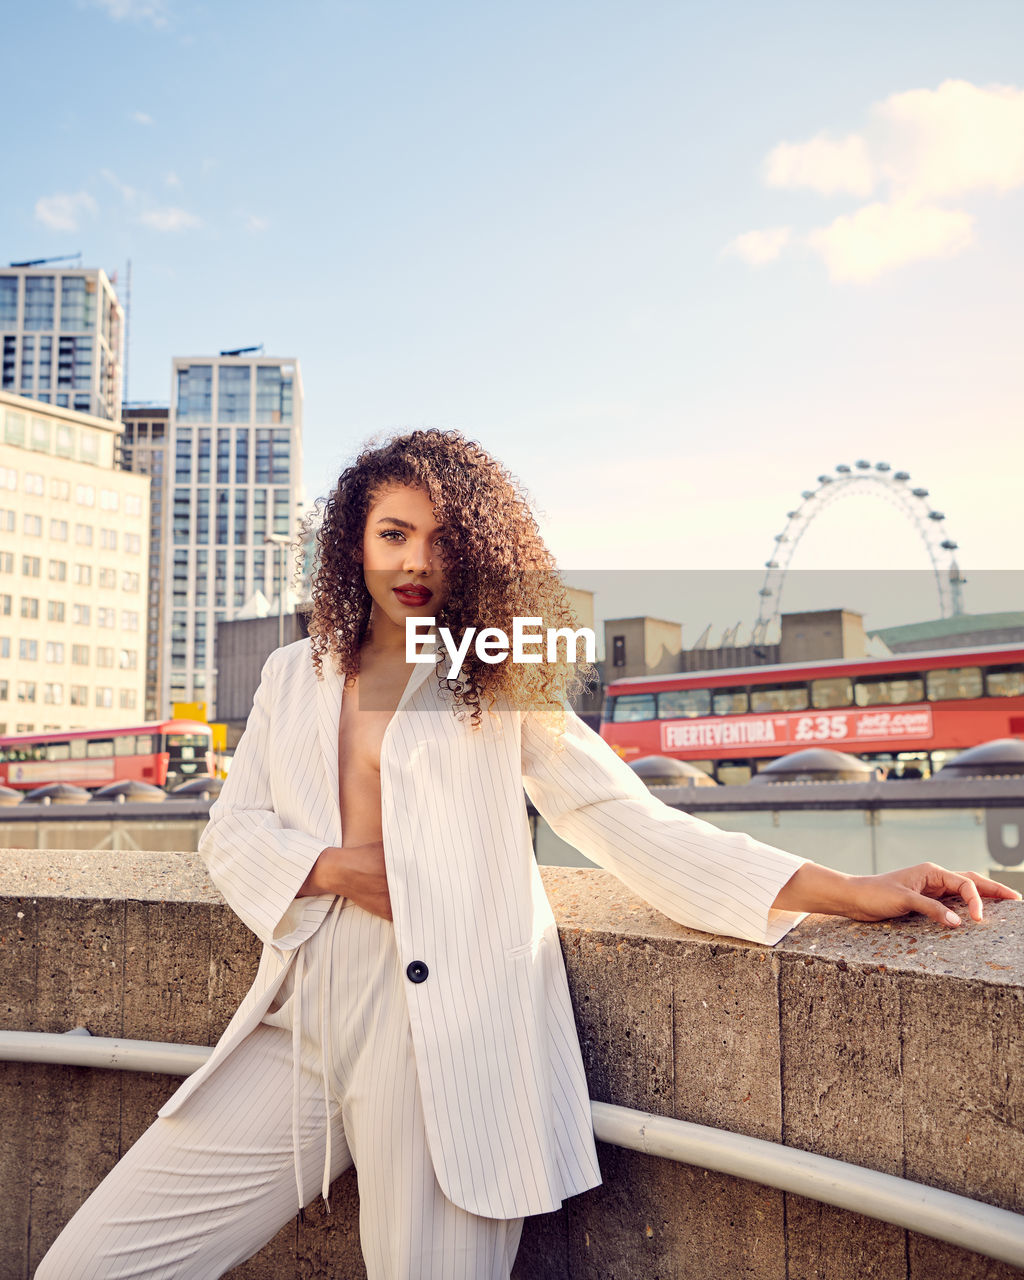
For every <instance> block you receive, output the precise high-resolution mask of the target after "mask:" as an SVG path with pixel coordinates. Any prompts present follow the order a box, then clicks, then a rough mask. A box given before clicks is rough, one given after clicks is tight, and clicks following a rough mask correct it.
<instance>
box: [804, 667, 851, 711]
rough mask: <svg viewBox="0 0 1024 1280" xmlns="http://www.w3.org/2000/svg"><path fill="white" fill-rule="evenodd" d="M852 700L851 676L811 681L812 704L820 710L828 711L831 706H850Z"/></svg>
mask: <svg viewBox="0 0 1024 1280" xmlns="http://www.w3.org/2000/svg"><path fill="white" fill-rule="evenodd" d="M852 701H853V681H852V680H851V679H850V677H849V676H832V677H831V679H828V680H812V681H811V706H813V707H815V708H816V709H817V710H818V711H827V710H828V708H829V707H848V706H849V705H850V703H851V702H852Z"/></svg>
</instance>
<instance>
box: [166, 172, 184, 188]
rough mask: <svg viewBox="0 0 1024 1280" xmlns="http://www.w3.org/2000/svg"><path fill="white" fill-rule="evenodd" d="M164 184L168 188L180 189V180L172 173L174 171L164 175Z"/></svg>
mask: <svg viewBox="0 0 1024 1280" xmlns="http://www.w3.org/2000/svg"><path fill="white" fill-rule="evenodd" d="M164 184H165V185H166V186H168V187H180V186H181V179H180V178H179V177H178V175H177V174H176V173H175V172H174V170H173V169H171V170H169V171H168V172H167V173H166V174H164Z"/></svg>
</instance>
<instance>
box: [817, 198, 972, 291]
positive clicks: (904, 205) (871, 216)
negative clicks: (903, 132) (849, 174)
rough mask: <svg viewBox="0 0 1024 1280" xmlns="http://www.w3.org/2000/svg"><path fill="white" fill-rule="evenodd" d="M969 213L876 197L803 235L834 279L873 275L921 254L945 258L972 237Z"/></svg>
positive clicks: (859, 277) (967, 244)
mask: <svg viewBox="0 0 1024 1280" xmlns="http://www.w3.org/2000/svg"><path fill="white" fill-rule="evenodd" d="M973 223H974V219H973V218H972V217H971V215H970V214H969V213H964V212H963V211H962V210H959V209H940V208H938V207H937V206H935V205H920V204H915V203H913V202H911V201H894V202H893V203H892V204H883V203H881V202H877V201H876V202H875V203H874V204H868V205H865V206H864V207H863V208H861V209H858V210H857V212H856V213H852V214H847V215H844V216H843V217H840V218H836V220H835V221H834V222H833V223H832V224H831V225H830V226H827V227H820V228H818V229H817V230H815V231H812V232H811V233H810V234H809V235H808V236H807V243H808V244H809V245H810V247H811V248H812V249H813V250H814V251H815V252H816V253H818V254H819V255H820V256H821V258H822V259H823V260H824V262H825V265H826V266H827V267H828V272H829V275H830V276H831V278H832V279H833V280H836V281H865V280H873V279H874V278H875V277H876V276H879V275H881V274H882V272H883V271H888V270H891V269H892V268H894V267H899V266H903V265H904V264H905V263H908V262H918V261H921V260H922V259H925V258H950V257H953V255H954V254H957V253H960V252H962V251H963V250H964V249H966V248H967V247H968V246H969V245H970V244H971V242H972V240H973V232H972V228H973Z"/></svg>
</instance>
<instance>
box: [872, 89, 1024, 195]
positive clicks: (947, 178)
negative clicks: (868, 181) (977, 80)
mask: <svg viewBox="0 0 1024 1280" xmlns="http://www.w3.org/2000/svg"><path fill="white" fill-rule="evenodd" d="M872 114H873V117H874V121H873V125H874V128H873V133H874V134H875V135H876V137H875V140H874V142H873V144H872V146H873V149H874V151H875V152H876V154H877V156H878V161H879V165H880V167H881V168H882V170H883V172H884V173H885V175H886V177H887V178H888V179H889V182H890V183H891V185H892V190H893V194H894V195H897V196H907V197H908V198H913V199H917V200H934V199H941V198H942V197H949V196H963V195H966V194H967V193H968V192H971V191H1011V190H1013V189H1014V188H1015V187H1020V186H1024V89H1014V88H1012V87H1010V86H1009V85H990V86H989V87H988V88H985V89H982V88H979V87H978V86H977V85H973V84H969V83H968V82H967V81H966V80H946V81H945V82H944V83H942V84H940V85H939V87H938V88H937V89H912V90H910V91H909V92H907V93H895V94H893V95H892V96H891V97H890V98H887V99H886V100H885V102H883V103H881V104H880V105H878V106H876V107H875V108H874V110H873V113H872Z"/></svg>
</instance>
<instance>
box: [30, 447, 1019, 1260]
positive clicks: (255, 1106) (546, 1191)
mask: <svg viewBox="0 0 1024 1280" xmlns="http://www.w3.org/2000/svg"><path fill="white" fill-rule="evenodd" d="M318 537H319V553H320V554H319V564H318V569H317V574H316V579H315V583H314V587H313V605H314V607H313V613H312V617H311V621H310V626H309V633H310V634H309V639H308V640H303V641H298V642H296V643H294V644H290V645H286V646H285V647H284V648H283V649H279V650H277V651H276V652H274V653H273V654H271V656H270V658H269V659H268V660H267V662H266V665H265V666H264V668H263V673H262V678H261V680H260V685H259V688H258V689H257V692H256V695H255V699H254V702H253V708H252V712H251V715H250V717H249V721H248V724H247V726H246V730H245V733H244V734H243V736H242V738H241V740H240V742H239V744H238V748H237V751H236V753H235V758H234V761H233V764H232V769H231V772H230V775H229V777H228V780H227V782H226V783H225V786H224V788H223V790H222V792H221V795H220V798H219V799H218V800H217V802H216V803H215V804H214V806H213V807H212V809H211V811H210V822H209V824H208V826H207V828H206V830H205V831H204V833H203V836H202V840H201V842H200V852H201V854H202V855H203V857H204V859H205V860H206V863H207V866H208V867H209V870H210V874H211V876H212V878H213V880H214V882H215V884H216V885H217V886H218V888H219V889H220V890H221V892H222V893H223V894H224V896H225V898H226V899H227V901H228V902H229V904H230V905H231V907H232V908H233V909H234V910H235V911H236V912H237V914H238V915H239V916H240V917H241V918H242V920H243V921H244V922H245V923H246V924H247V925H248V926H249V927H250V928H251V929H252V930H253V931H254V932H255V933H256V934H257V935H258V936H259V937H260V939H261V940H262V941H263V943H264V947H263V954H262V958H261V961H260V966H259V971H258V974H257V977H256V980H255V982H254V984H253V987H252V989H251V990H250V992H249V993H248V995H247V996H246V998H245V1000H244V1001H243V1002H242V1005H241V1006H240V1007H239V1009H238V1011H237V1012H236V1014H235V1016H234V1018H233V1019H232V1020H231V1023H230V1024H229V1026H228V1027H227V1029H226V1030H225V1032H224V1035H223V1036H222V1037H221V1039H220V1041H219V1042H218V1044H217V1046H216V1048H215V1050H214V1052H213V1054H212V1055H211V1057H210V1059H209V1061H208V1062H207V1063H206V1064H205V1065H204V1067H203V1068H202V1069H201V1070H200V1071H198V1072H196V1073H195V1075H193V1076H192V1077H190V1078H189V1079H188V1080H186V1082H185V1083H184V1084H183V1085H182V1086H181V1088H180V1089H178V1091H177V1092H176V1093H175V1094H174V1096H173V1097H172V1098H171V1099H170V1100H169V1101H168V1103H167V1104H166V1105H165V1106H164V1107H163V1108H162V1109H161V1111H160V1113H159V1118H158V1119H157V1120H156V1121H155V1123H154V1124H153V1125H152V1126H151V1128H150V1129H149V1130H147V1132H146V1133H145V1134H144V1135H143V1136H142V1138H140V1140H139V1141H138V1142H137V1143H136V1145H135V1146H134V1147H133V1148H132V1149H131V1150H130V1151H129V1152H128V1153H127V1155H126V1156H125V1157H124V1158H123V1160H122V1161H121V1162H120V1163H119V1164H118V1165H117V1166H116V1167H115V1168H114V1170H113V1171H112V1172H111V1173H110V1175H109V1176H108V1177H107V1178H106V1179H105V1180H104V1181H103V1183H102V1184H101V1185H100V1186H99V1187H98V1188H97V1190H96V1191H95V1192H94V1193H93V1195H92V1196H91V1197H90V1198H89V1199H88V1200H87V1201H86V1203H85V1204H84V1205H83V1206H82V1208H81V1209H80V1210H79V1211H78V1213H77V1214H76V1215H75V1217H74V1218H73V1219H72V1220H71V1222H70V1223H69V1224H68V1226H67V1227H66V1228H65V1230H64V1232H63V1233H62V1234H61V1236H60V1237H59V1238H58V1240H57V1241H56V1243H55V1244H54V1245H53V1247H52V1249H51V1250H50V1252H49V1253H48V1254H47V1256H46V1258H45V1259H44V1261H43V1263H42V1265H41V1266H40V1268H39V1270H38V1271H37V1273H36V1275H37V1280H57V1278H58V1277H61V1278H63V1280H98V1278H100V1277H104V1278H111V1280H112V1278H113V1277H126V1276H144V1277H147V1280H156V1278H159V1277H166V1278H167V1280H170V1278H171V1277H180V1278H182V1280H204V1278H205V1277H215V1276H220V1275H222V1274H223V1273H224V1272H225V1271H227V1270H228V1269H229V1268H231V1267H232V1266H234V1265H236V1264H237V1263H239V1262H241V1261H242V1260H244V1259H245V1258H247V1257H249V1256H251V1255H252V1254H254V1253H255V1252H257V1251H258V1250H259V1249H260V1248H261V1247H262V1245H263V1244H264V1243H265V1242H266V1241H268V1240H269V1239H270V1238H271V1237H272V1236H273V1235H274V1234H275V1233H276V1232H277V1231H278V1229H279V1228H280V1227H281V1226H282V1225H283V1224H284V1223H285V1222H287V1220H288V1219H289V1217H290V1216H291V1215H293V1214H294V1213H295V1212H296V1209H297V1208H300V1207H301V1206H302V1205H304V1204H307V1203H308V1202H309V1201H310V1200H311V1199H313V1198H314V1196H315V1195H316V1192H317V1190H318V1189H320V1190H321V1191H322V1193H323V1195H324V1197H325V1199H326V1197H327V1191H328V1187H329V1184H330V1182H331V1180H332V1179H333V1178H335V1177H336V1176H337V1175H338V1174H339V1173H341V1172H342V1170H344V1169H345V1168H347V1167H348V1166H349V1165H351V1164H355V1165H356V1167H357V1168H358V1177H359V1195H360V1237H361V1243H362V1248H363V1253H364V1257H365V1260H366V1268H367V1272H368V1274H369V1276H370V1277H371V1280H492V1278H493V1280H498V1278H501V1280H507V1277H508V1275H509V1272H510V1270H511V1267H512V1263H513V1260H514V1258H515V1254H516V1250H517V1248H518V1243H519V1236H520V1231H521V1228H522V1220H523V1217H524V1216H525V1215H527V1214H532V1213H542V1212H545V1211H548V1210H551V1209H554V1208H556V1207H557V1206H558V1205H559V1204H560V1203H561V1201H562V1200H563V1199H564V1198H565V1197H567V1196H570V1195H574V1194H576V1193H578V1192H581V1191H584V1190H586V1189H587V1188H588V1187H592V1186H595V1185H596V1184H597V1183H598V1182H599V1181H600V1173H599V1170H598V1166H597V1159H596V1152H595V1148H594V1139H593V1133H592V1129H591V1123H590V1108H589V1101H588V1094H587V1085H586V1080H585V1078H584V1074H583V1066H582V1061H581V1057H580V1051H579V1045H578V1041H577V1039H576V1034H575V1027H574V1022H573V1013H572V1007H571V1005H570V1001H569V993H568V987H567V984H566V978H565V970H564V966H563V963H562V957H561V952H560V950H559V945H558V935H557V930H556V928H555V922H554V919H553V916H552V914H551V910H550V907H549V906H548V903H547V900H546V898H545V896H544V890H543V886H542V883H541V879H540V875H539V873H538V870H537V867H536V863H535V860H534V858H533V856H532V849H531V843H530V834H529V827H528V823H527V818H526V810H525V805H524V802H523V786H524V784H525V787H526V791H527V793H528V794H529V795H530V797H531V798H532V800H533V802H534V804H535V805H536V807H537V809H538V810H539V812H540V813H541V814H543V815H544V817H545V818H546V819H547V820H548V822H549V823H550V824H551V825H552V827H553V828H554V829H555V830H556V831H557V832H558V833H559V834H560V835H561V836H562V837H563V838H565V839H566V840H568V841H570V842H571V843H572V844H574V845H576V846H577V847H578V848H579V849H581V850H582V851H583V852H584V853H585V854H587V855H588V856H589V857H591V858H593V859H594V860H595V861H596V862H598V863H599V864H600V865H602V866H604V867H606V868H608V869H609V870H611V871H613V872H614V873H615V874H616V875H618V876H619V877H620V878H621V879H622V880H624V881H625V882H626V884H628V885H629V886H630V887H631V888H633V889H634V890H635V891H636V892H637V893H639V894H641V895H642V896H643V897H644V898H646V899H647V900H648V901H649V902H651V903H652V904H654V905H655V906H656V907H658V908H659V909H661V910H662V911H664V912H665V913H666V914H667V915H669V916H670V917H671V918H672V919H674V920H676V921H679V922H680V923H682V924H685V925H689V926H691V927H694V928H697V929H704V930H707V931H710V932H715V933H722V934H727V935H729V936H732V937H737V938H746V939H750V940H753V941H757V942H762V943H767V944H773V943H775V942H777V941H778V940H779V938H781V937H782V936H783V934H784V933H786V931H787V930H788V929H790V928H791V927H792V926H793V924H795V923H796V922H797V921H798V920H799V919H801V918H802V915H803V914H804V913H806V912H810V911H815V912H832V913H835V914H838V915H845V916H849V917H851V918H853V919H857V920H881V919H884V918H886V917H889V916H897V915H903V914H906V913H908V912H912V911H919V912H921V913H923V914H924V915H926V916H929V917H930V918H932V919H934V920H936V921H938V922H940V923H946V924H949V925H951V926H953V925H958V924H959V916H958V915H957V914H956V913H955V912H953V911H951V910H950V909H949V908H947V907H946V906H944V905H943V904H942V903H941V902H939V901H938V898H939V897H941V896H942V895H945V894H952V895H959V897H960V898H962V900H963V901H964V902H965V903H966V904H967V908H968V912H969V914H970V916H971V917H972V918H973V919H975V920H978V919H980V918H981V914H982V901H981V900H982V897H989V898H1012V897H1018V896H1019V895H1017V894H1015V893H1013V892H1012V891H1011V890H1009V889H1006V888H1004V887H1003V886H1001V885H998V884H996V883H995V882H993V881H991V880H986V879H985V878H983V877H982V876H979V875H976V874H974V873H966V874H962V875H961V874H955V873H952V872H949V871H944V870H943V869H942V868H939V867H935V866H933V865H931V864H925V865H923V866H919V867H912V868H909V869H908V870H905V871H901V872H896V873H892V874H889V875H883V876H846V875H840V874H839V873H837V872H833V871H830V870H828V869H826V868H824V867H821V866H818V865H816V864H815V863H813V862H809V861H806V860H804V859H801V858H797V857H794V856H793V855H791V854H788V853H784V852H783V851H781V850H778V849H774V848H771V847H770V846H768V845H764V844H761V843H759V842H758V841H756V840H753V839H752V838H750V837H749V836H746V835H743V834H740V833H733V832H725V831H720V830H718V829H717V828H715V827H712V826H710V825H709V824H707V823H704V822H701V821H699V820H697V819H695V818H692V817H689V816H688V815H686V814H684V813H681V812H679V811H677V810H674V809H670V808H668V807H667V806H666V805H664V804H663V803H662V802H661V801H659V800H657V799H654V798H652V797H651V796H650V794H649V793H648V792H647V790H646V788H645V787H644V786H643V784H642V783H641V782H640V781H639V780H638V779H637V778H636V776H635V775H634V774H633V772H632V771H631V770H630V769H629V768H628V766H626V765H625V764H624V763H623V762H622V761H621V760H620V759H619V758H618V757H617V756H616V755H615V753H614V752H613V751H611V749H610V748H609V747H608V746H607V745H606V744H605V743H604V742H602V741H601V739H600V738H599V737H598V736H597V735H596V734H594V733H592V732H591V731H590V730H589V729H587V728H586V727H585V726H584V725H583V723H582V722H581V721H580V720H579V719H578V718H577V717H576V716H575V715H574V713H573V712H572V710H571V709H570V708H569V707H568V705H567V703H566V696H567V693H568V692H570V691H571V689H572V686H573V682H574V680H575V679H576V678H577V677H576V676H575V675H574V671H573V668H572V667H571V665H570V664H569V663H568V662H567V661H566V660H565V656H564V651H563V653H562V655H561V656H560V658H559V660H557V661H552V662H547V661H544V662H540V663H528V662H519V663H516V662H511V661H501V662H488V661H486V659H485V657H482V656H480V655H478V653H477V652H476V651H475V650H474V649H472V648H471V649H470V650H469V652H468V653H467V656H466V658H465V661H464V663H463V667H462V670H461V672H460V673H459V676H458V678H456V679H453V680H449V679H447V678H446V676H447V672H448V671H449V666H448V662H447V659H446V658H445V657H444V654H443V652H441V651H440V649H438V652H439V655H440V656H438V657H437V658H436V660H435V658H432V657H431V656H430V650H429V647H428V646H424V652H422V653H419V654H417V655H415V656H417V657H423V658H426V659H427V660H426V661H415V662H412V663H410V661H409V655H408V654H407V637H406V630H407V627H406V624H407V621H408V620H409V619H410V618H411V619H434V626H435V628H436V631H437V633H438V634H441V628H447V629H448V631H449V633H450V634H451V636H452V637H454V638H455V639H456V640H458V639H459V638H460V637H461V636H462V635H463V633H464V631H465V630H466V629H468V628H469V627H476V628H479V627H495V628H499V629H501V630H502V631H504V632H505V633H506V634H507V635H510V636H511V635H512V633H513V619H514V618H515V617H522V618H531V619H539V620H541V621H542V622H543V623H544V625H546V626H553V627H559V626H568V625H570V624H571V622H572V617H571V612H570V610H569V608H568V606H567V604H566V601H565V597H564V593H563V590H562V588H561V586H560V584H559V582H558V579H557V576H556V574H555V573H554V565H553V563H552V561H551V558H550V556H549V554H548V552H547V551H546V549H545V547H544V545H543V542H542V541H541V538H540V536H539V533H538V530H537V526H536V523H535V521H534V518H533V516H532V514H531V512H530V509H529V506H528V504H527V501H526V499H525V497H524V495H523V493H522V491H521V490H520V488H519V487H518V485H517V484H516V482H515V481H514V480H513V479H512V478H511V477H510V476H509V475H508V473H507V472H506V471H505V470H504V469H503V468H502V467H501V466H499V465H498V463H496V462H495V461H494V460H493V459H492V458H490V457H489V456H488V455H487V454H486V453H484V451H483V450H482V449H480V448H479V447H478V446H477V445H475V444H473V443H471V442H470V441H467V440H466V439H464V438H463V437H462V436H461V435H459V434H458V433H456V432H451V431H447V432H443V431H415V432H413V433H411V434H409V435H405V436H401V437H398V438H396V439H393V440H391V441H390V442H388V443H386V444H384V445H382V446H381V447H379V448H373V449H369V450H368V451H366V452H364V453H363V454H362V455H361V456H360V457H359V458H358V460H357V461H356V463H355V464H354V466H352V467H350V468H349V469H348V470H346V471H345V472H344V473H343V474H342V476H341V477H340V479H339V481H338V484H337V486H336V488H335V490H334V492H333V493H332V495H331V497H330V499H329V501H328V502H327V504H326V509H325V513H324V521H323V525H322V527H321V530H320V533H319V535H318ZM422 625H423V628H424V630H426V629H427V628H428V624H427V623H425V622H424V623H423V624H422Z"/></svg>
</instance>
